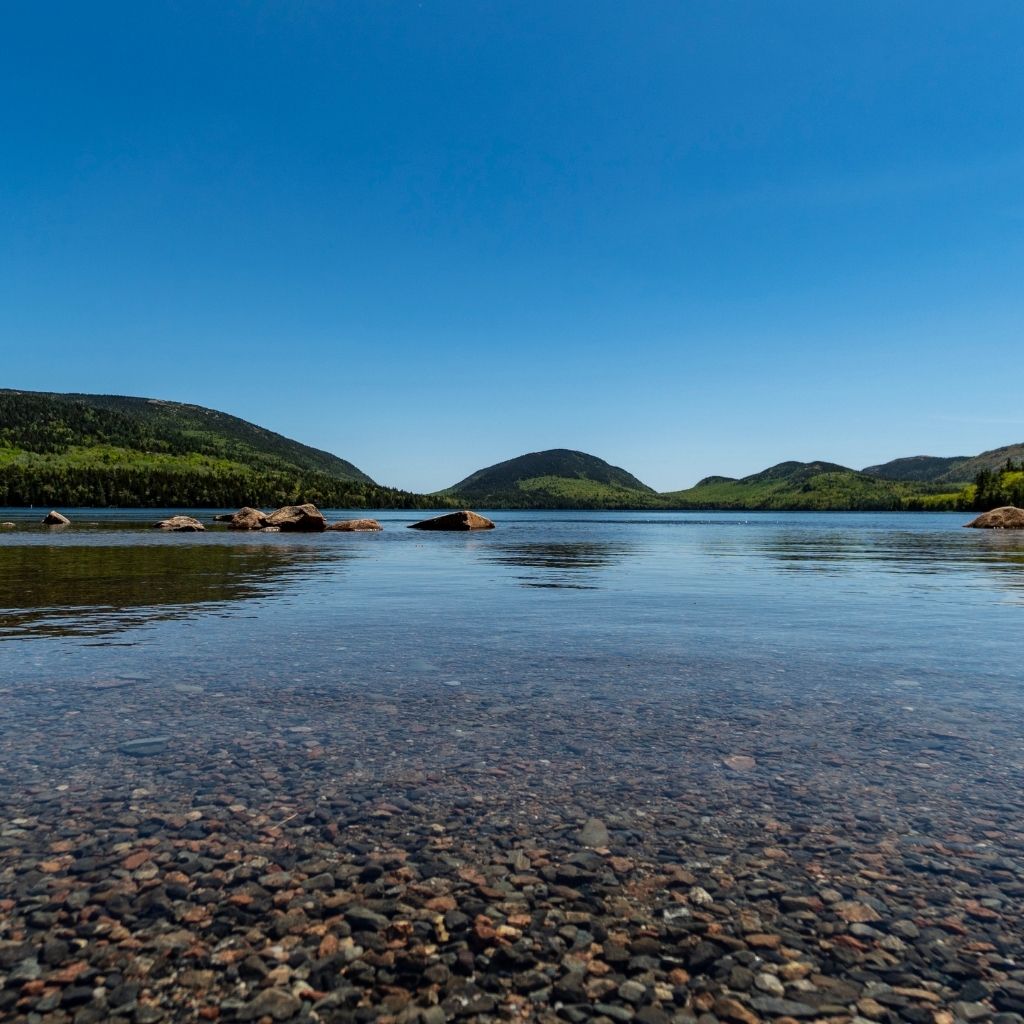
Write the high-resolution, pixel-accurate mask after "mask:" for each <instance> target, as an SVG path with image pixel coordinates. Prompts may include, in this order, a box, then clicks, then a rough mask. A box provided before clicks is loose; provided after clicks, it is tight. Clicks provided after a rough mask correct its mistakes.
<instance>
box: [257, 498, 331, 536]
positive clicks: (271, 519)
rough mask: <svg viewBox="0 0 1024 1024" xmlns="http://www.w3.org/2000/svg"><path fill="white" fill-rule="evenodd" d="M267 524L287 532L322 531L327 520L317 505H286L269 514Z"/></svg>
mask: <svg viewBox="0 0 1024 1024" xmlns="http://www.w3.org/2000/svg"><path fill="white" fill-rule="evenodd" d="M266 525H267V526H277V527H279V528H280V529H281V530H282V531H284V532H287V533H322V532H323V531H324V530H326V529H327V520H326V519H324V516H323V513H322V512H321V511H320V509H318V508H317V507H316V505H310V504H308V503H307V504H305V505H285V506H284V507H283V508H279V509H277V510H276V511H274V512H271V513H270V515H269V516H267V520H266Z"/></svg>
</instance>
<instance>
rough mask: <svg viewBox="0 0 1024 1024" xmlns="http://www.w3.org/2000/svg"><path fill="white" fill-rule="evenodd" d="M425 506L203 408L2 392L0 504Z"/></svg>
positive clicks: (320, 455)
mask: <svg viewBox="0 0 1024 1024" xmlns="http://www.w3.org/2000/svg"><path fill="white" fill-rule="evenodd" d="M306 501H310V502H313V503H314V504H316V505H321V506H323V507H325V508H434V507H437V506H438V505H447V504H448V502H445V501H439V500H438V499H437V498H433V497H426V496H423V495H416V494H411V493H409V492H408V491H401V490H396V489H394V488H391V487H382V486H380V485H379V484H376V483H374V482H373V481H372V480H371V479H370V478H369V477H368V476H367V475H366V474H365V473H363V472H361V471H360V470H358V469H357V468H356V467H355V466H353V465H352V464H351V463H350V462H346V461H345V460H344V459H339V458H337V457H336V456H334V455H331V454H330V453H328V452H322V451H319V450H318V449H315V448H310V447H308V446H306V445H302V444H299V443H298V442H297V441H292V440H290V439H289V438H286V437H283V436H282V435H280V434H275V433H273V432H272V431H269V430H264V429H263V428H262V427H258V426H256V425H255V424H252V423H248V422H246V421H245V420H241V419H238V418H237V417H234V416H228V415H226V414H225V413H220V412H216V411H215V410H212V409H204V408H203V407H201V406H194V405H182V404H180V403H175V402H163V401H155V400H152V399H145V398H122V397H119V396H110V395H55V394H42V393H36V392H18V391H0V505H11V506H15V505H63V506H66V507H74V506H92V507H107V506H138V507H148V508H168V507H180V508H187V507H207V508H231V507H234V508H237V507H239V506H241V505H254V506H260V507H264V508H266V507H278V506H281V505H287V504H292V503H298V502H306Z"/></svg>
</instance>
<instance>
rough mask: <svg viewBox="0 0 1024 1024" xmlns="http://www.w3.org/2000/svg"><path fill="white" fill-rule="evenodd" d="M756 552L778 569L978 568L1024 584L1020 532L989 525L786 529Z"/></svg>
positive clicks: (929, 572)
mask: <svg viewBox="0 0 1024 1024" xmlns="http://www.w3.org/2000/svg"><path fill="white" fill-rule="evenodd" d="M760 550H761V553H762V554H763V555H764V556H765V557H766V558H767V559H769V560H770V561H771V562H774V563H776V564H778V565H779V567H780V568H782V569H783V570H784V571H786V570H788V571H798V572H799V571H812V572H820V573H826V574H833V575H834V574H841V573H846V572H852V571H857V570H858V569H870V570H871V571H881V572H886V573H903V574H907V573H909V574H913V575H920V576H926V577H927V576H935V575H950V574H959V575H960V576H961V578H966V575H967V574H968V573H972V572H977V571H978V570H981V571H982V572H985V573H988V572H992V573H996V574H998V582H1000V583H1001V584H1005V585H1007V586H1010V587H1014V588H1017V587H1024V535H1021V534H1020V533H1017V532H1014V531H1007V530H994V531H986V532H984V533H978V532H975V531H968V532H965V533H963V534H960V533H957V532H956V531H954V530H952V529H951V530H950V531H948V532H946V533H940V532H915V531H912V530H900V531H892V532H889V531H877V532H874V533H871V534H864V533H862V532H859V531H841V530H827V531H789V532H779V533H775V534H771V535H769V536H768V537H765V538H764V539H763V542H762V544H761V546H760Z"/></svg>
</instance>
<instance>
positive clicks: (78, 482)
mask: <svg viewBox="0 0 1024 1024" xmlns="http://www.w3.org/2000/svg"><path fill="white" fill-rule="evenodd" d="M307 501H308V502H312V503H313V504H314V505H319V506H322V507H324V508H436V507H438V506H446V505H447V504H448V502H447V501H445V500H443V499H439V498H434V497H429V496H427V495H422V494H412V493H411V492H409V491H399V490H395V489H393V488H390V487H380V486H378V485H377V484H369V483H362V482H361V481H355V480H337V479H335V478H334V477H331V476H327V475H326V474H322V473H303V474H289V473H271V472H257V471H252V472H247V471H245V470H221V469H216V468H203V469H195V470H191V469H190V470H188V471H182V470H176V469H172V468H165V467H156V466H73V465H65V464H61V463H55V464H51V463H41V464H38V465H19V464H9V465H6V466H0V506H2V505H10V506H18V505H48V506H57V505H63V506H65V507H69V508H71V507H86V508H108V507H141V508H240V507H241V506H243V505H253V506H256V507H261V508H280V507H281V506H282V505H295V504H302V503H304V502H307Z"/></svg>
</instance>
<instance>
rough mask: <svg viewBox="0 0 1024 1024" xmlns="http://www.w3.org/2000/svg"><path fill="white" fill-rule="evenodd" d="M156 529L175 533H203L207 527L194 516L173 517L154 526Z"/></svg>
mask: <svg viewBox="0 0 1024 1024" xmlns="http://www.w3.org/2000/svg"><path fill="white" fill-rule="evenodd" d="M153 526H154V528H155V529H158V530H168V531H171V532H175V533H201V532H203V531H204V530H205V529H206V527H205V526H203V524H202V523H201V522H199V520H198V519H193V518H192V516H171V517H170V518H169V519H161V520H160V522H159V523H154V524H153Z"/></svg>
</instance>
